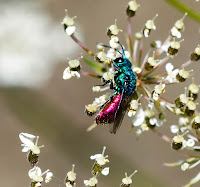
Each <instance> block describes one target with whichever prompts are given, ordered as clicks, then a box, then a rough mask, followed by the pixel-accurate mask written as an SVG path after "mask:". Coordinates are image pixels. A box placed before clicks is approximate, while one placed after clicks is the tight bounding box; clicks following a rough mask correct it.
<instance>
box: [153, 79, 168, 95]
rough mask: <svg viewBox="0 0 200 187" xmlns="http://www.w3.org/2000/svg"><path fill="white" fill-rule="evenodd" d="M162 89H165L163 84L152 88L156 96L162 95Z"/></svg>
mask: <svg viewBox="0 0 200 187" xmlns="http://www.w3.org/2000/svg"><path fill="white" fill-rule="evenodd" d="M164 89H165V84H163V83H162V82H161V83H160V84H159V85H156V86H155V88H154V90H155V92H156V93H157V94H161V93H163V91H164Z"/></svg>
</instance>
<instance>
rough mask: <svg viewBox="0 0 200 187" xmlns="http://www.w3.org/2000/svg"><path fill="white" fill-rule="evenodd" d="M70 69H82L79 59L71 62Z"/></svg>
mask: <svg viewBox="0 0 200 187" xmlns="http://www.w3.org/2000/svg"><path fill="white" fill-rule="evenodd" d="M69 67H70V69H76V68H78V67H80V62H79V59H74V60H70V61H69Z"/></svg>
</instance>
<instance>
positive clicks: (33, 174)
mask: <svg viewBox="0 0 200 187" xmlns="http://www.w3.org/2000/svg"><path fill="white" fill-rule="evenodd" d="M48 173H49V174H48ZM45 174H48V176H46V177H47V178H48V179H47V180H46V181H47V183H48V182H50V180H51V179H50V178H51V177H52V176H53V175H52V173H51V172H49V170H46V171H45V172H43V173H42V171H41V169H40V168H39V167H37V166H35V167H33V168H32V169H30V170H29V172H28V176H29V177H30V179H31V185H32V186H33V187H37V186H42V182H43V180H44V179H43V175H45Z"/></svg>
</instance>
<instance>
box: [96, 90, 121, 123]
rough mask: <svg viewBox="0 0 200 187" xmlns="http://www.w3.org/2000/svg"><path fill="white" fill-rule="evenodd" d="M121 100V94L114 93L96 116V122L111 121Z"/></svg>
mask: <svg viewBox="0 0 200 187" xmlns="http://www.w3.org/2000/svg"><path fill="white" fill-rule="evenodd" d="M120 101H121V94H120V93H119V94H117V95H115V96H114V97H113V98H112V99H111V100H110V101H109V102H108V103H107V104H106V105H105V106H104V108H103V110H101V112H100V113H99V114H98V116H96V118H95V119H96V123H97V124H105V123H113V122H114V119H115V115H116V112H117V110H118V107H119V104H120Z"/></svg>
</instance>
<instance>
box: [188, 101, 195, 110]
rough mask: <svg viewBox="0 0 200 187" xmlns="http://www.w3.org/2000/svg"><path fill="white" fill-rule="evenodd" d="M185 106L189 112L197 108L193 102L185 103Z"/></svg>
mask: <svg viewBox="0 0 200 187" xmlns="http://www.w3.org/2000/svg"><path fill="white" fill-rule="evenodd" d="M186 106H187V108H188V109H189V110H195V109H196V107H197V104H196V103H195V102H194V101H191V100H190V101H188V102H187V104H186Z"/></svg>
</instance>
